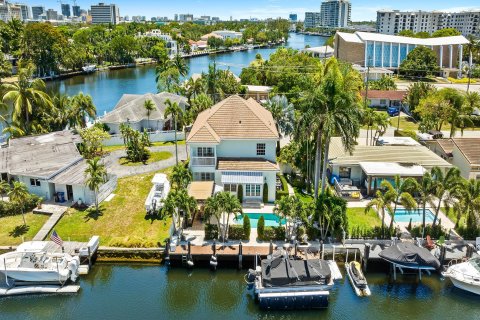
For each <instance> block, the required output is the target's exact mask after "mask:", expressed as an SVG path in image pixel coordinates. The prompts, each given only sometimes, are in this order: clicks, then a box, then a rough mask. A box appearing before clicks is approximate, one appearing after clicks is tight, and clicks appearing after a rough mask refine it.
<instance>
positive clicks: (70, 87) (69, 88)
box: [47, 33, 326, 115]
mask: <svg viewBox="0 0 480 320" xmlns="http://www.w3.org/2000/svg"><path fill="white" fill-rule="evenodd" d="M325 39H326V38H324V37H320V36H309V35H301V34H295V33H291V34H290V38H289V40H288V42H287V43H286V46H287V47H290V48H294V49H303V48H305V46H307V45H309V46H311V47H315V46H321V45H323V44H324V42H325ZM276 50H277V49H276V48H262V49H253V50H249V51H240V52H232V53H225V54H219V55H214V56H213V55H212V56H200V57H194V58H190V59H187V63H188V66H189V75H192V74H194V73H202V72H206V71H208V66H209V65H210V64H213V63H214V62H216V64H217V67H218V68H219V69H230V70H231V71H232V72H233V73H234V74H236V75H240V73H241V72H242V68H244V67H246V66H248V65H249V64H250V62H251V61H253V60H254V59H255V56H256V54H257V53H260V54H261V55H262V57H263V58H264V59H268V58H269V57H270V55H271V54H272V53H273V52H275V51H276ZM47 86H48V88H49V90H51V91H52V92H61V93H66V94H68V95H75V94H77V93H79V92H83V93H85V94H89V95H91V96H92V98H93V102H94V103H95V105H96V106H97V113H98V115H103V114H104V113H105V112H108V111H110V110H112V109H113V107H114V106H115V105H116V103H117V102H118V100H119V99H120V97H121V96H122V95H123V94H125V93H130V94H144V93H147V92H156V91H157V88H156V83H155V67H154V66H153V65H146V66H141V67H138V68H129V69H122V70H115V71H102V72H96V73H94V74H91V75H81V76H76V77H72V78H69V79H65V80H59V81H53V82H49V83H48V84H47Z"/></svg>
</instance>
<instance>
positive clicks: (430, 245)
mask: <svg viewBox="0 0 480 320" xmlns="http://www.w3.org/2000/svg"><path fill="white" fill-rule="evenodd" d="M425 248H427V249H428V250H432V249H433V248H435V243H434V242H433V241H432V238H431V237H430V235H427V240H425Z"/></svg>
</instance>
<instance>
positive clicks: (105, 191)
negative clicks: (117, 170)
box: [87, 174, 118, 204]
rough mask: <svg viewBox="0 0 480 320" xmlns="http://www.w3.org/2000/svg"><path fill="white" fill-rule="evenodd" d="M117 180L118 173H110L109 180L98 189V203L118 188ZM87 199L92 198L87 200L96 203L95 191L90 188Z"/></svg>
mask: <svg viewBox="0 0 480 320" xmlns="http://www.w3.org/2000/svg"><path fill="white" fill-rule="evenodd" d="M117 180H118V178H117V176H116V175H113V174H109V175H108V181H107V182H106V183H105V184H103V185H102V186H101V187H100V188H99V190H98V194H97V199H98V203H100V202H102V201H103V200H105V199H106V198H107V197H108V196H109V195H110V194H112V192H113V191H114V190H115V189H116V188H117ZM87 199H90V201H89V202H87V203H88V204H93V203H95V193H94V192H93V191H91V190H88V197H87Z"/></svg>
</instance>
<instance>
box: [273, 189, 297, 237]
mask: <svg viewBox="0 0 480 320" xmlns="http://www.w3.org/2000/svg"><path fill="white" fill-rule="evenodd" d="M273 212H274V213H275V215H277V216H278V218H279V219H278V223H279V225H280V226H282V221H286V224H285V227H286V230H287V233H286V234H287V239H291V237H293V236H294V235H296V233H297V230H296V228H297V226H298V223H299V222H302V221H303V220H304V219H305V210H304V207H303V202H302V201H301V200H300V199H298V198H297V197H295V196H283V197H282V198H281V199H279V200H276V201H275V207H274V208H273Z"/></svg>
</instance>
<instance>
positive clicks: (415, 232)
mask: <svg viewBox="0 0 480 320" xmlns="http://www.w3.org/2000/svg"><path fill="white" fill-rule="evenodd" d="M410 234H411V235H412V237H421V236H422V226H421V225H418V226H415V227H412V229H411V230H410ZM446 234H447V231H446V230H445V228H443V227H442V225H441V224H440V221H439V223H438V224H436V225H435V227H433V228H432V225H431V224H427V225H426V226H425V237H426V236H427V235H429V236H430V237H432V238H434V239H438V238H440V237H441V236H445V235H446Z"/></svg>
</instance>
